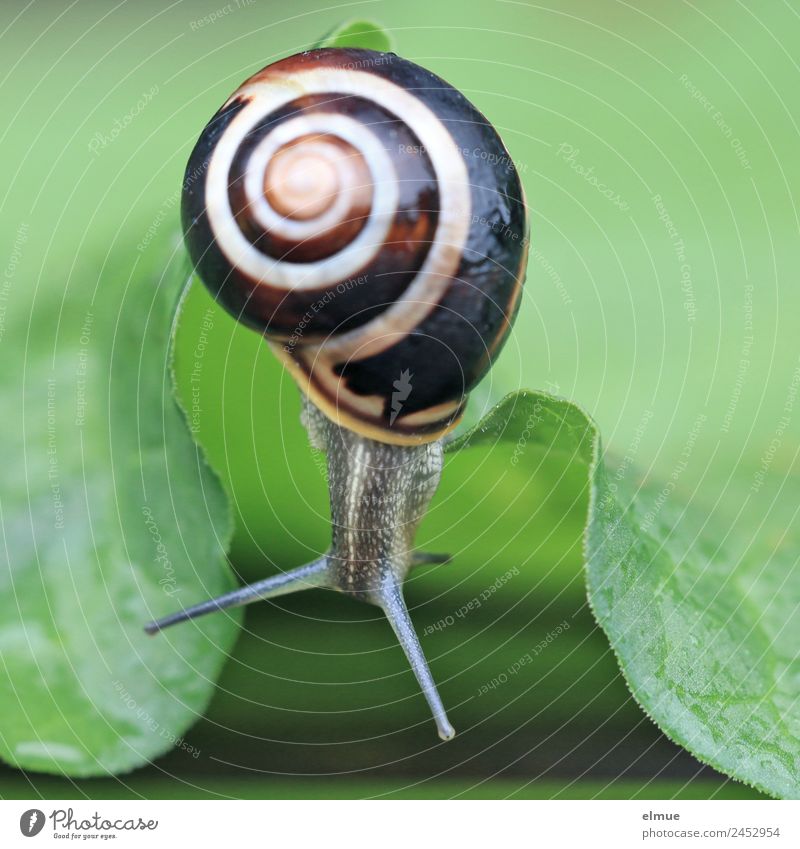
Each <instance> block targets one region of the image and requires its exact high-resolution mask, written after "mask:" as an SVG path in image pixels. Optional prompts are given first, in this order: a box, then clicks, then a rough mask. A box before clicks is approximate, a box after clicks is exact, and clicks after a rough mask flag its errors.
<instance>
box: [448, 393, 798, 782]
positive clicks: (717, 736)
mask: <svg viewBox="0 0 800 849" xmlns="http://www.w3.org/2000/svg"><path fill="white" fill-rule="evenodd" d="M498 440H505V441H511V442H516V448H515V451H518V452H524V451H525V450H526V448H527V447H528V446H539V447H541V448H544V449H546V450H547V451H548V452H559V453H560V454H562V455H563V456H564V457H565V458H566V459H568V460H569V461H570V462H577V463H580V464H582V465H584V466H585V467H586V469H587V472H588V476H589V486H590V498H589V508H588V516H587V522H586V531H585V540H584V541H585V559H586V563H587V582H588V592H589V600H590V603H591V606H592V608H593V611H594V613H595V616H596V618H597V621H598V622H599V623H600V625H601V626H602V628H603V630H604V631H605V632H606V634H607V636H608V638H609V640H610V642H611V645H612V647H613V648H614V651H615V652H616V654H617V658H618V660H619V664H620V666H621V668H622V671H623V673H624V675H625V678H626V680H627V683H628V685H629V687H630V689H631V692H632V693H633V695H634V697H635V698H636V700H637V701H638V702H639V704H640V705H641V706H642V707H643V708H644V710H645V711H646V712H647V714H648V715H649V716H650V717H651V718H652V719H653V720H654V721H655V722H656V723H657V724H658V725H659V727H660V728H661V729H662V730H663V731H664V732H665V733H666V734H667V735H668V736H669V737H671V738H672V739H673V740H675V741H676V742H678V743H680V744H681V745H683V746H685V747H686V748H687V749H688V750H689V751H690V752H692V753H693V754H694V755H695V756H696V757H697V758H699V759H700V760H702V761H705V762H706V763H709V764H711V765H712V766H714V767H715V768H716V769H718V770H720V771H722V772H724V773H727V774H728V775H730V776H733V777H734V778H737V779H739V780H741V781H744V782H747V783H749V784H752V785H753V786H754V787H757V788H759V789H761V790H763V791H765V792H768V793H770V794H772V795H774V796H780V797H790V798H796V797H798V796H800V714H798V711H797V693H798V681H800V656H798V644H797V634H798V633H800V566H798V558H797V553H796V550H794V551H792V550H789V549H788V547H787V546H786V545H785V541H783V540H779V544H778V546H776V547H774V548H775V549H776V550H770V548H769V547H768V546H760V547H759V549H758V550H756V549H755V548H754V547H753V546H752V545H750V541H749V540H735V539H731V538H729V537H730V535H726V534H724V533H721V532H719V531H716V532H715V529H714V527H713V526H712V527H709V521H708V519H707V517H706V516H693V515H692V514H691V513H690V512H689V511H688V510H682V511H681V510H679V509H678V508H676V507H675V505H674V504H673V503H672V501H671V500H669V501H667V500H665V499H663V498H660V495H661V493H663V492H664V491H665V490H664V489H661V490H658V491H657V492H653V491H651V490H647V489H645V490H640V492H639V493H637V497H636V498H635V499H629V498H628V497H626V496H625V495H623V488H622V486H621V484H620V482H619V481H618V480H617V479H616V477H617V476H614V478H611V479H610V478H609V475H608V474H607V472H606V468H605V465H604V462H603V459H602V450H601V441H600V436H599V434H598V431H597V428H596V426H595V425H594V423H593V422H592V420H591V419H590V418H589V417H588V416H587V415H586V414H585V413H584V412H582V411H581V410H580V409H579V408H578V407H576V406H575V405H574V404H571V403H569V402H567V401H564V400H561V399H558V398H555V397H552V396H549V395H545V394H539V393H533V392H520V393H517V394H515V395H510V396H508V397H507V398H506V399H504V400H503V401H502V402H501V403H500V404H499V405H498V406H497V407H496V408H495V409H494V410H492V411H491V412H490V413H489V414H488V415H487V416H486V418H485V419H484V420H483V421H482V422H481V423H480V424H479V425H478V426H476V427H475V428H474V429H473V430H471V431H470V432H468V433H467V434H465V435H464V436H462V437H460V438H458V439H456V440H454V441H453V442H452V443H451V444H450V445H449V446H448V451H451V452H452V451H458V450H459V449H465V448H468V447H470V446H475V445H480V444H491V443H494V442H496V441H498ZM511 462H512V464H513V463H514V455H512V459H511ZM667 489H669V487H667ZM784 490H785V488H784ZM782 497H783V498H784V499H786V498H789V500H791V501H792V502H793V503H796V502H797V493H793V494H792V495H791V496H790V495H789V494H788V493H786V492H785V491H784V492H783V494H782ZM701 534H702V535H701ZM765 536H766V537H767V538H768V537H769V533H766V534H765Z"/></svg>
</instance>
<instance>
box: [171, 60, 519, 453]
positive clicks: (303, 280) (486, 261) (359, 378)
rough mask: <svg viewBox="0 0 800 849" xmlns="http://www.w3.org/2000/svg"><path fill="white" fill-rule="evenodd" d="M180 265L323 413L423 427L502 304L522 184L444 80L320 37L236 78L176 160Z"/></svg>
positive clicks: (510, 285)
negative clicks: (180, 181)
mask: <svg viewBox="0 0 800 849" xmlns="http://www.w3.org/2000/svg"><path fill="white" fill-rule="evenodd" d="M183 226H184V233H185V238H186V243H187V246H188V248H189V252H190V254H191V257H192V260H193V262H194V264H195V268H196V270H197V273H198V274H199V275H200V277H201V278H202V280H203V281H204V282H205V284H206V285H207V286H208V288H209V289H210V290H211V291H212V293H213V294H214V295H215V296H216V298H217V299H218V300H219V301H220V303H222V304H223V305H224V306H225V307H226V308H227V309H228V310H229V311H230V312H231V313H232V314H233V315H234V316H235V317H236V318H237V319H239V320H241V321H243V322H245V323H247V324H249V325H250V326H252V327H254V328H256V329H258V330H259V331H261V332H262V333H263V334H264V335H265V337H266V338H267V340H268V341H269V342H270V343H271V345H272V347H273V350H274V351H275V353H276V354H278V356H279V357H281V358H282V359H283V360H284V361H285V362H286V364H287V365H288V366H289V368H290V369H291V372H292V374H293V376H294V377H295V378H296V380H297V381H298V383H299V385H300V387H301V389H302V390H303V391H304V392H306V393H307V394H308V396H309V397H310V399H311V400H312V401H313V402H314V403H315V404H316V405H317V406H318V407H319V408H320V409H321V410H322V411H323V412H324V413H325V414H326V415H327V416H328V417H329V418H331V419H333V420H334V421H337V422H338V423H340V424H342V425H343V426H346V427H348V428H350V429H352V430H355V431H356V432H358V433H361V434H363V435H366V436H369V437H372V438H374V439H377V440H380V441H384V442H390V443H399V444H406V443H409V444H410V443H418V442H427V441H432V440H434V439H437V438H439V437H440V436H441V435H442V434H444V433H445V432H447V431H448V430H449V429H451V428H452V427H453V426H455V424H456V423H457V422H458V419H459V417H460V415H461V412H462V410H463V407H464V404H465V402H466V397H467V393H468V392H469V391H470V390H471V389H472V388H473V387H474V386H475V385H476V383H477V382H478V381H479V380H480V379H481V378H482V377H483V375H484V374H485V373H486V371H487V370H488V369H489V367H490V366H491V363H492V361H493V359H494V358H495V357H496V355H497V353H498V351H499V349H500V347H501V345H502V344H503V342H504V341H505V339H506V337H507V335H508V332H509V330H510V328H511V323H512V321H513V319H514V317H515V314H516V311H517V307H518V305H519V299H520V290H521V287H522V283H523V279H524V274H525V260H526V256H527V226H528V225H527V215H526V209H525V202H524V197H523V191H522V186H521V183H520V180H519V176H518V174H517V170H516V168H515V167H514V165H513V163H512V161H511V158H510V156H509V154H508V152H507V151H506V149H505V147H504V146H503V143H502V141H501V140H500V137H499V136H498V134H497V132H496V131H495V130H494V128H493V127H492V126H491V124H489V123H488V121H487V120H486V119H485V118H484V116H483V115H482V114H481V113H480V112H478V111H477V109H475V107H474V106H472V104H470V103H469V101H468V100H467V99H466V98H465V97H464V96H463V95H462V94H461V93H459V92H458V91H456V89H454V88H453V87H452V86H450V85H448V84H447V83H446V82H444V81H443V80H442V79H440V78H439V77H437V76H435V75H434V74H432V73H430V72H429V71H426V70H424V69H423V68H421V67H419V66H418V65H415V64H413V63H412V62H408V61H406V60H404V59H400V58H399V57H397V56H395V55H394V54H391V53H377V52H374V51H369V50H355V49H339V48H323V49H319V50H313V51H310V52H307V53H302V54H299V55H297V56H292V57H290V58H288V59H284V60H282V61H280V62H276V63H275V64H273V65H269V66H268V67H266V68H264V69H263V70H262V71H259V72H258V73H257V74H255V75H254V76H252V77H251V78H250V79H248V80H247V81H246V82H245V83H243V84H242V85H241V86H240V87H239V88H238V89H237V90H236V91H235V92H234V93H233V95H232V96H231V98H230V99H229V100H228V101H227V103H225V104H224V106H223V107H222V108H221V109H220V110H219V112H218V113H217V114H216V115H215V116H214V118H213V119H212V120H211V121H210V122H209V124H208V125H207V126H206V128H205V130H204V131H203V133H202V135H201V136H200V139H199V141H198V142H197V145H196V146H195V149H194V151H193V153H192V155H191V158H190V160H189V164H188V166H187V170H186V178H185V181H184V194H183Z"/></svg>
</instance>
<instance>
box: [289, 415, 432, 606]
mask: <svg viewBox="0 0 800 849" xmlns="http://www.w3.org/2000/svg"><path fill="white" fill-rule="evenodd" d="M303 420H304V424H305V425H306V428H307V429H308V431H309V435H310V437H311V441H312V443H313V444H314V445H316V446H317V447H318V448H320V449H322V450H324V451H325V452H326V453H327V457H328V488H329V493H330V501H331V525H332V540H331V549H330V552H329V555H328V556H329V564H330V565H329V570H330V571H329V580H330V582H331V583H332V584H333V585H334V586H335V588H336V589H339V590H341V591H342V592H344V593H347V594H348V595H352V596H356V597H358V598H361V599H363V600H365V601H371V602H373V603H376V604H380V605H383V602H384V600H385V597H386V593H387V590H388V588H389V587H390V586H397V585H400V584H402V582H403V579H404V578H405V576H406V574H407V573H408V571H409V569H410V568H411V566H412V561H413V559H414V552H413V546H414V537H415V536H416V532H417V528H418V526H419V523H420V522H421V521H422V519H423V517H424V516H425V513H426V512H427V509H428V506H429V505H430V502H431V499H432V498H433V495H434V493H435V492H436V488H437V486H438V485H439V478H440V476H441V471H442V462H443V459H442V456H443V455H442V446H441V443H440V442H431V443H427V444H423V445H390V444H387V443H385V442H377V441H376V440H374V439H370V438H369V437H366V436H362V435H360V434H358V433H355V432H354V431H352V430H349V429H347V428H344V427H341V426H340V425H337V424H336V423H335V422H333V421H331V420H330V419H328V418H327V417H326V416H324V415H323V414H322V413H321V412H320V411H319V410H318V409H317V408H316V407H315V406H314V405H313V404H312V403H311V402H310V401H307V400H306V401H305V410H304V417H303Z"/></svg>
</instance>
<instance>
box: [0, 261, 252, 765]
mask: <svg viewBox="0 0 800 849" xmlns="http://www.w3.org/2000/svg"><path fill="white" fill-rule="evenodd" d="M168 247H169V250H164V249H163V245H162V249H156V247H155V244H153V245H150V246H149V247H147V248H143V249H142V252H140V253H137V252H136V251H131V253H130V255H128V256H126V257H124V261H123V258H122V257H120V258H119V260H120V261H119V262H118V263H117V265H116V266H115V269H116V270H112V271H109V270H104V271H103V272H102V273H101V275H100V277H99V279H97V280H93V279H91V278H88V279H87V278H86V277H85V276H84V277H82V278H81V279H80V281H79V282H74V281H73V282H71V284H70V287H69V288H68V289H67V291H65V292H64V295H63V302H62V298H61V297H53V296H52V289H51V292H50V294H51V296H50V297H49V298H40V299H39V301H38V302H35V303H34V305H33V307H32V308H30V309H28V308H27V307H26V314H27V315H29V316H30V323H29V324H28V322H26V321H21V320H16V321H9V323H8V326H7V328H6V330H7V333H6V336H5V337H4V338H3V345H4V346H5V345H8V346H9V348H10V349H11V350H14V351H17V352H19V351H24V352H25V359H24V363H23V365H22V368H21V369H19V370H17V369H4V370H3V373H2V376H1V377H0V381H1V383H0V395H2V398H3V407H4V410H5V411H6V422H5V424H6V429H5V430H6V433H5V437H4V439H3V441H2V449H0V450H2V463H3V469H4V476H3V484H2V491H1V492H0V508H1V509H2V526H3V531H4V539H3V547H2V552H3V554H2V556H3V561H4V562H3V566H2V568H0V658H2V663H1V664H0V703H2V705H3V710H2V719H0V754H2V757H3V758H4V759H5V760H7V761H8V762H9V763H11V764H13V765H15V766H18V767H22V768H25V769H29V770H41V771H45V772H52V773H61V774H66V775H71V776H88V775H102V774H108V773H118V772H124V771H126V770H130V769H133V768H134V767H137V766H139V765H141V764H144V763H146V762H147V761H148V760H150V759H151V758H153V757H155V756H157V755H159V754H161V753H163V752H165V751H167V750H168V749H170V748H171V747H172V746H173V745H175V744H176V743H177V744H178V745H183V747H184V749H186V748H187V747H186V744H183V743H182V740H181V737H182V734H183V732H184V731H185V730H186V728H187V727H188V726H189V725H191V724H192V723H193V722H194V721H195V719H196V718H197V717H198V716H199V715H201V714H202V713H203V711H204V710H205V708H206V706H207V704H208V701H209V699H210V697H211V693H212V690H213V686H214V680H215V678H216V676H217V675H218V673H219V671H220V669H221V667H222V665H223V663H224V661H225V659H226V657H227V655H228V651H229V649H230V648H231V646H232V643H233V640H234V637H235V634H236V633H237V631H238V624H237V622H238V620H236V619H235V618H231V617H227V616H212V617H208V619H207V621H202V622H198V623H197V624H196V625H194V626H190V627H186V628H181V629H176V630H175V632H174V633H170V632H167V633H164V634H160V635H158V636H156V637H148V636H146V635H145V633H144V632H143V630H142V626H143V625H144V624H145V622H147V621H148V620H150V619H152V618H153V617H155V616H159V615H163V614H165V613H167V612H170V611H172V610H174V609H176V608H178V607H180V606H182V605H185V604H190V603H192V602H194V601H197V600H198V599H201V598H204V597H206V596H208V595H214V594H216V593H219V592H223V591H225V590H226V589H228V588H229V587H230V586H231V584H232V580H231V575H230V571H229V569H228V567H227V564H226V560H225V551H226V549H227V547H228V544H229V538H230V535H231V526H232V523H231V518H230V512H229V508H228V504H227V499H226V497H225V494H224V492H223V490H222V488H221V486H220V484H219V482H218V480H217V478H216V477H215V476H214V474H213V473H212V472H211V471H210V470H209V468H208V467H207V466H206V464H205V462H204V460H203V457H202V456H201V454H200V452H199V449H197V447H196V446H195V444H194V442H193V441H192V437H191V435H190V433H189V431H188V430H187V426H186V421H185V419H184V416H183V414H182V412H181V411H180V410H179V409H178V407H177V405H176V403H175V401H174V399H173V395H172V377H171V369H170V362H169V346H170V335H171V331H170V328H171V326H172V320H173V315H174V312H175V306H176V303H177V300H178V297H179V294H180V292H181V289H182V287H183V285H184V283H185V281H186V277H187V272H186V267H185V260H184V259H183V256H182V252H181V255H180V259H178V260H176V259H174V255H175V248H176V246H174V245H170V246H168ZM196 345H197V347H198V350H199V351H200V354H199V357H200V359H199V368H202V351H201V341H198V340H196ZM190 754H193V753H191V752H190Z"/></svg>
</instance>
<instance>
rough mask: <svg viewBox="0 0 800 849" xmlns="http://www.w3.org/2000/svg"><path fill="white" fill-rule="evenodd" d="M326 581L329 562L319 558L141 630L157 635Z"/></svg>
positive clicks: (177, 613)
mask: <svg viewBox="0 0 800 849" xmlns="http://www.w3.org/2000/svg"><path fill="white" fill-rule="evenodd" d="M327 578H328V558H327V557H320V558H319V559H318V560H314V561H313V562H312V563H306V564H305V565H304V566H299V567H298V568H297V569H292V570H291V571H289V572H281V573H280V574H279V575H272V576H270V577H269V578H265V579H264V580H263V581H257V582H256V583H254V584H247V585H246V586H243V587H239V588H238V589H236V590H232V591H231V592H229V593H225V594H224V595H221V596H217V597H216V598H212V599H209V600H208V601H202V602H200V603H199V604H195V605H192V606H191V607H187V608H186V609H185V610H179V611H178V612H176V613H172V614H170V615H169V616H165V617H163V618H162V619H156V620H154V621H152V622H148V623H147V625H145V626H144V630H145V631H146V632H147V633H148V634H157V633H158V632H159V631H163V630H164V629H165V628H168V627H169V626H170V625H177V624H178V623H179V622H186V621H187V620H189V619H196V618H197V617H198V616H205V615H206V614H207V613H216V612H217V611H218V610H227V609H228V608H231V607H244V606H245V605H247V604H252V603H253V602H254V601H263V600H264V599H268V598H277V597H278V596H281V595H288V594H289V593H295V592H299V591H300V590H309V589H312V588H314V587H323V586H325V583H326V581H327Z"/></svg>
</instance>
